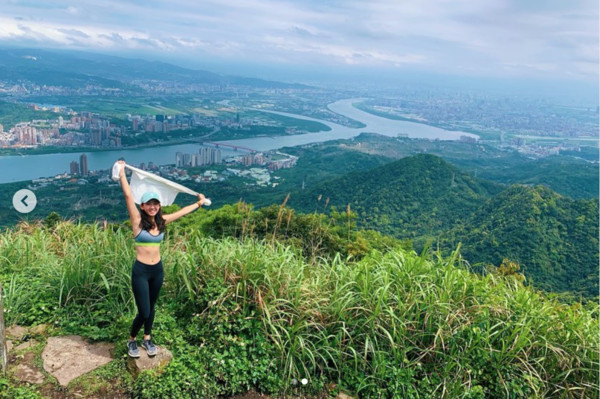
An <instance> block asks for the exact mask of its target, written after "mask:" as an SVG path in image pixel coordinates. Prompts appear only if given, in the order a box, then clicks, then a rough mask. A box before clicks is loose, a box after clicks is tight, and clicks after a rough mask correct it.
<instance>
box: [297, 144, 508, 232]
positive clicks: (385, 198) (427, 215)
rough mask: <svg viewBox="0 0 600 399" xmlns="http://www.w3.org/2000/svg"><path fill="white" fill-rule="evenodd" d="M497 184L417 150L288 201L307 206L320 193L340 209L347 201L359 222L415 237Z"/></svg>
mask: <svg viewBox="0 0 600 399" xmlns="http://www.w3.org/2000/svg"><path fill="white" fill-rule="evenodd" d="M500 190H501V187H500V186H497V185H495V184H492V183H488V182H485V181H483V180H478V179H475V178H473V177H471V176H469V175H468V174H466V173H463V172H461V171H460V170H459V169H458V168H456V167H455V166H453V165H451V164H449V163H448V162H446V161H444V160H443V159H442V158H439V157H436V156H433V155H427V154H421V155H416V156H412V157H407V158H403V159H400V160H398V161H394V162H391V163H388V164H385V165H383V166H379V167H376V168H373V169H370V170H367V171H360V172H354V173H349V174H347V175H345V176H342V177H340V178H337V179H333V180H329V181H325V182H322V183H320V184H318V185H316V186H314V187H313V188H311V189H309V190H305V191H303V192H300V193H296V194H294V195H292V197H291V199H290V206H292V207H294V208H296V209H299V210H302V211H311V206H312V207H313V208H312V209H314V205H313V204H314V203H315V202H316V201H317V198H319V196H321V198H322V199H321V201H327V200H328V201H329V205H330V206H335V207H336V208H338V209H339V208H341V209H346V207H347V206H348V205H350V207H351V209H352V210H353V211H355V212H356V213H357V214H358V223H359V225H360V226H362V227H365V228H369V229H374V230H377V231H380V232H382V233H384V234H391V235H394V236H396V237H401V238H411V239H418V240H419V239H426V238H427V237H428V236H436V235H438V234H439V233H440V232H442V231H445V230H447V229H450V228H451V227H453V226H455V225H456V224H460V223H462V220H463V219H464V216H465V215H468V214H469V213H471V212H472V211H473V209H474V208H475V207H477V206H479V205H480V204H481V203H483V201H485V200H486V199H488V198H490V197H491V196H492V195H494V194H495V193H497V192H499V191H500Z"/></svg>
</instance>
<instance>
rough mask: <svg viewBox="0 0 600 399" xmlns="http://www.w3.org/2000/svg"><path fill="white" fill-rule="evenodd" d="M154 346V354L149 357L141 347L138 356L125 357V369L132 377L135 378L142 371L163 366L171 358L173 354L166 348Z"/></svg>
mask: <svg viewBox="0 0 600 399" xmlns="http://www.w3.org/2000/svg"><path fill="white" fill-rule="evenodd" d="M156 347H157V348H158V353H157V354H156V356H153V357H150V356H148V355H147V354H146V353H145V352H144V350H143V349H140V352H142V353H141V356H140V357H138V358H133V357H128V358H127V369H128V370H129V372H130V373H131V375H132V376H133V378H137V377H138V376H139V375H140V373H141V372H142V371H146V370H152V369H160V368H163V367H165V366H166V365H167V364H169V362H170V361H171V359H173V354H171V352H170V351H169V350H168V349H166V348H163V347H160V346H158V345H156Z"/></svg>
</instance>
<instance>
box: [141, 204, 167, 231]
mask: <svg viewBox="0 0 600 399" xmlns="http://www.w3.org/2000/svg"><path fill="white" fill-rule="evenodd" d="M140 215H141V216H142V220H141V221H140V227H141V228H142V229H144V230H146V231H150V230H152V229H153V228H154V224H156V227H158V231H160V232H161V233H162V232H163V231H165V219H164V218H163V216H162V208H161V209H159V210H158V212H156V215H155V216H154V220H152V216H150V215H148V214H147V213H146V211H145V210H143V209H140Z"/></svg>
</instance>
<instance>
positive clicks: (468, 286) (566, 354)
mask: <svg viewBox="0 0 600 399" xmlns="http://www.w3.org/2000/svg"><path fill="white" fill-rule="evenodd" d="M254 212H257V211H253V210H252V209H251V208H249V207H247V206H245V205H243V204H238V205H237V206H231V207H225V208H222V209H218V210H215V211H210V212H197V213H195V214H193V215H190V216H189V217H188V218H186V219H183V220H182V221H185V222H186V223H175V224H173V225H170V226H169V231H168V235H167V239H166V242H165V243H164V247H163V261H164V263H165V274H166V279H165V281H166V283H165V285H164V288H163V292H162V293H161V298H160V299H159V309H158V310H157V319H156V326H155V331H154V339H155V341H156V342H157V343H158V344H159V345H164V346H166V347H168V348H169V349H170V350H171V351H172V352H173V354H174V360H173V361H172V362H171V363H170V364H169V365H168V367H166V369H165V370H163V372H162V373H155V374H152V373H148V372H146V373H143V374H142V375H141V377H140V378H139V379H137V380H136V381H132V380H131V378H130V377H128V373H127V372H126V371H125V362H124V360H123V355H125V353H126V352H125V345H124V343H125V340H126V339H127V331H128V327H129V323H130V322H131V319H132V317H133V315H134V311H135V310H134V303H133V298H132V295H131V291H130V282H129V276H130V272H131V264H132V262H133V259H134V249H133V245H132V238H131V230H130V229H129V228H128V227H127V226H125V225H106V226H100V225H96V224H79V223H70V222H62V221H60V220H58V218H56V217H49V218H47V220H46V221H45V222H44V223H38V224H20V225H19V226H17V227H16V228H13V229H11V230H7V231H5V232H4V234H2V235H1V236H0V259H1V260H2V269H0V281H1V282H2V284H3V286H4V291H5V297H4V300H5V309H6V314H5V318H6V321H7V322H8V324H11V323H19V324H25V325H29V324H39V323H50V324H51V325H52V326H53V329H52V333H53V334H56V335H64V334H73V333H77V334H82V335H84V336H86V337H89V338H92V339H97V340H107V341H110V342H114V343H115V344H116V345H117V350H116V354H115V360H114V361H113V362H111V363H110V364H109V365H108V366H106V368H105V369H104V370H105V371H104V372H101V373H98V374H97V375H96V376H95V377H94V378H95V380H94V381H95V382H93V383H91V382H88V383H89V384H91V386H88V387H87V388H86V389H87V390H88V391H89V396H90V397H91V396H93V395H94V394H95V393H94V391H93V386H94V383H98V380H105V381H109V382H110V384H111V386H112V387H113V388H114V389H120V390H125V391H127V392H130V393H131V394H132V396H134V397H139V398H153V399H154V398H169V399H170V398H189V397H216V396H218V395H225V396H227V395H234V394H237V393H242V392H246V391H247V390H249V389H255V390H258V391H260V392H264V393H271V394H273V395H278V394H283V393H287V394H289V395H294V396H300V395H311V394H314V395H316V394H322V393H324V392H325V393H329V394H334V395H335V393H336V392H338V391H340V390H344V391H347V392H349V393H351V394H353V395H356V396H359V397H365V398H371V397H382V398H392V397H402V398H500V397H510V398H549V397H550V398H552V397H556V398H581V397H585V398H597V397H598V373H597V369H598V349H599V348H598V334H599V331H598V309H597V306H595V305H581V304H574V305H565V304H561V303H558V302H556V301H555V300H553V299H549V298H547V297H545V296H544V295H543V294H541V293H539V292H536V291H534V290H533V289H532V288H530V287H525V286H523V285H522V284H521V283H520V280H519V278H516V277H515V276H511V275H503V274H501V273H495V274H494V273H490V274H487V275H485V276H481V275H477V274H472V273H470V272H469V271H467V270H466V268H465V267H464V265H463V262H462V260H461V258H460V255H459V254H458V252H457V251H454V252H453V254H452V255H451V256H449V257H442V256H441V255H440V254H439V253H436V252H429V251H425V252H423V253H422V254H420V255H419V254H417V253H415V252H414V251H412V250H410V249H408V248H406V247H405V246H404V245H403V244H402V243H401V242H399V241H397V240H394V239H391V238H390V239H387V240H386V239H385V238H384V237H382V236H377V235H376V233H373V234H375V235H374V236H372V238H369V237H371V236H369V234H371V233H368V232H363V233H361V234H360V235H359V234H358V233H357V232H356V231H355V229H354V228H353V226H351V223H350V221H351V218H350V216H351V215H347V217H344V214H343V213H342V214H338V215H337V220H331V219H329V218H327V217H325V216H323V215H317V214H314V215H298V214H295V213H294V212H293V211H291V210H289V209H287V208H284V207H270V208H269V210H262V212H264V214H262V216H259V214H258V213H254ZM269 212H270V213H269ZM271 217H274V218H275V220H273V219H271ZM344 221H346V222H347V223H343V222H344ZM303 228H304V229H306V230H305V231H303V230H302V229H303ZM261 229H262V230H261ZM231 235H235V236H237V237H238V238H232V237H228V236H231ZM261 235H262V236H263V238H262V239H260V240H259V239H257V238H256V237H259V236H261ZM211 236H212V237H211ZM219 236H221V237H223V238H214V237H219ZM361 244H362V245H361ZM335 245H341V246H342V248H346V250H345V251H342V252H343V253H344V255H340V252H339V251H337V250H336V249H335V248H333V247H332V246H335ZM319 248H320V249H319ZM352 251H354V252H352ZM353 253H354V255H353ZM303 378H306V379H307V380H308V384H306V385H301V384H299V383H297V381H299V380H301V379H303ZM74 384H78V383H77V382H75V383H74ZM81 384H83V383H81ZM0 386H2V387H3V390H2V391H0V397H3V398H8V397H11V398H12V397H15V396H19V395H20V397H35V395H37V393H36V388H35V387H28V386H18V385H16V383H15V381H14V380H12V377H11V374H10V373H9V375H8V377H7V379H1V378H0ZM67 393H68V392H67ZM27 395H29V396H27Z"/></svg>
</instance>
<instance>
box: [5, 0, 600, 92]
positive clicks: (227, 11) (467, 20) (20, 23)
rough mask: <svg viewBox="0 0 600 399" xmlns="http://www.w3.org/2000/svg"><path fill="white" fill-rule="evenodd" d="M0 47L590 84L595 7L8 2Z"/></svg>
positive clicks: (224, 67)
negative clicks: (57, 49) (41, 48)
mask: <svg viewBox="0 0 600 399" xmlns="http://www.w3.org/2000/svg"><path fill="white" fill-rule="evenodd" d="M0 46H17V47H45V48H55V49H56V48H60V49H72V50H84V51H97V52H104V53H110V54H117V55H127V56H139V57H152V58H155V59H162V60H165V61H169V62H172V63H175V64H183V65H186V66H189V67H195V68H199V69H201V68H205V69H212V70H215V69H218V70H219V71H221V72H225V73H236V74H246V75H248V76H256V77H262V78H266V77H275V78H285V75H286V73H287V74H288V75H290V77H289V78H290V79H292V76H291V75H293V74H296V75H297V76H306V78H307V79H310V76H314V75H316V74H318V73H323V72H327V71H328V72H329V75H330V76H365V75H375V72H377V74H379V75H381V74H383V75H384V76H385V75H388V76H393V75H394V74H400V73H415V72H423V73H435V74H444V75H454V76H472V77H476V78H486V77H489V78H519V79H526V78H528V77H530V78H540V79H560V80H578V81H583V82H589V83H595V82H597V80H598V4H597V2H596V1H591V0H577V1H574V2H568V3H567V2H560V1H533V2H527V3H522V2H518V1H514V0H505V1H496V0H494V1H491V0H484V1H479V2H472V1H458V2H457V1H454V2H447V1H440V0H437V1H433V0H431V1H425V2H419V3H418V4H414V3H406V2H397V1H391V0H374V1H370V2H355V1H346V2H341V1H327V2H316V1H307V2H302V3H294V2H287V1H281V0H273V1H267V0H245V1H229V0H228V1H219V2H216V1H206V2H202V3H197V2H193V1H188V0H176V1H169V2H163V1H150V2H139V1H136V0H126V1H119V2H116V1H113V0H100V1H95V2H93V3H92V2H90V1H87V0H84V1H81V2H77V3H72V2H69V1H63V0H52V1H48V2H37V3H31V2H22V1H17V0H8V2H6V3H5V4H4V7H3V15H2V16H0ZM276 71H279V76H278V75H277V72H276ZM302 74H304V75H302ZM264 75H269V76H264Z"/></svg>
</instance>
